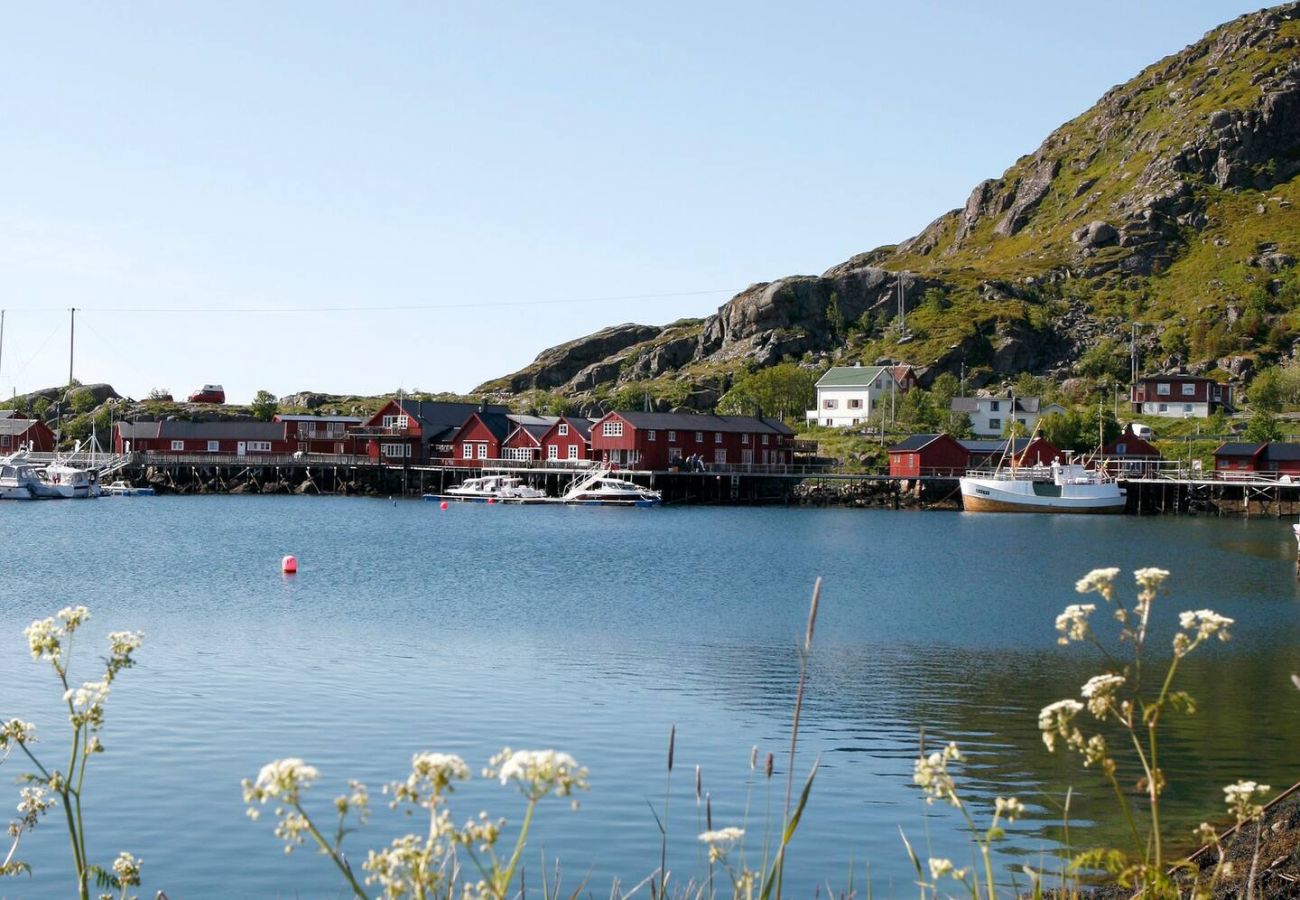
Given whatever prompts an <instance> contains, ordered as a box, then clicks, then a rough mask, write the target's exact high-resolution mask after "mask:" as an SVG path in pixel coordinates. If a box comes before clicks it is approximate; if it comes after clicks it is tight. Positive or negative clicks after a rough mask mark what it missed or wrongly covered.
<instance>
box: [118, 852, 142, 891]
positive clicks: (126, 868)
mask: <svg viewBox="0 0 1300 900" xmlns="http://www.w3.org/2000/svg"><path fill="white" fill-rule="evenodd" d="M142 862H143V860H139V859H136V858H135V857H134V856H132V855H131V854H130V853H127V852H126V851H125V850H123V851H122V852H121V853H119V854H118V855H117V859H115V860H113V874H114V875H116V876H117V880H118V881H119V882H120V883H121V885H122V887H133V886H136V885H138V884H139V883H140V865H141V863H142Z"/></svg>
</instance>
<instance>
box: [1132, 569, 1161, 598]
mask: <svg viewBox="0 0 1300 900" xmlns="http://www.w3.org/2000/svg"><path fill="white" fill-rule="evenodd" d="M1168 577H1169V571H1168V570H1167V569H1157V568H1156V567H1155V566H1148V567H1147V568H1145V569H1138V570H1136V571H1135V572H1134V573H1133V578H1134V580H1135V581H1137V585H1138V587H1139V588H1141V589H1142V590H1143V591H1144V592H1147V593H1151V594H1154V593H1155V592H1156V591H1158V590H1159V589H1160V586H1161V585H1163V584H1164V583H1165V579H1166V578H1168Z"/></svg>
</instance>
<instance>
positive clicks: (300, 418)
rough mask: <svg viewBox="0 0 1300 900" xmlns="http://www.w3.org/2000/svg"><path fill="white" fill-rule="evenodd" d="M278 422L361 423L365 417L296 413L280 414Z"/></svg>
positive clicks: (276, 417) (276, 419) (276, 418)
mask: <svg viewBox="0 0 1300 900" xmlns="http://www.w3.org/2000/svg"><path fill="white" fill-rule="evenodd" d="M275 421H277V422H342V423H344V424H345V425H360V424H361V423H362V422H364V421H365V419H363V418H361V416H308V415H298V414H296V413H294V414H288V415H284V414H280V413H277V414H276V416H275Z"/></svg>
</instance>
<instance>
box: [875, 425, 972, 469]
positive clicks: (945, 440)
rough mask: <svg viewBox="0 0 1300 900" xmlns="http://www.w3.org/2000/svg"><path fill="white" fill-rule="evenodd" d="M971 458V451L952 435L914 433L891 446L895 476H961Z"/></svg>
mask: <svg viewBox="0 0 1300 900" xmlns="http://www.w3.org/2000/svg"><path fill="white" fill-rule="evenodd" d="M969 460H970V451H969V450H967V449H966V448H965V447H963V446H962V445H961V443H960V442H958V441H957V439H956V438H954V437H952V436H951V435H947V434H914V435H912V436H911V437H909V438H907V439H906V440H904V441H902V442H901V443H898V444H895V445H894V446H892V447H890V448H889V474H890V476H891V477H893V478H920V477H921V476H922V475H937V476H950V477H959V476H961V475H963V474H964V473H965V471H966V467H967V463H968V462H969Z"/></svg>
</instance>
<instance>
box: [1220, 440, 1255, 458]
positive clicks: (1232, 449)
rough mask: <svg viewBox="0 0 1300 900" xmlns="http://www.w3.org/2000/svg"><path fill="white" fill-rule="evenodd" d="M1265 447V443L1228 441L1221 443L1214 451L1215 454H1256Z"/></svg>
mask: <svg viewBox="0 0 1300 900" xmlns="http://www.w3.org/2000/svg"><path fill="white" fill-rule="evenodd" d="M1263 448H1264V445H1263V444H1240V443H1235V444H1234V443H1231V442H1229V443H1226V444H1220V445H1219V449H1217V450H1215V451H1214V455H1215V456H1254V455H1255V454H1256V453H1258V452H1259V451H1260V450H1262V449H1263Z"/></svg>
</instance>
